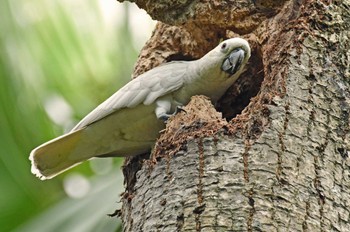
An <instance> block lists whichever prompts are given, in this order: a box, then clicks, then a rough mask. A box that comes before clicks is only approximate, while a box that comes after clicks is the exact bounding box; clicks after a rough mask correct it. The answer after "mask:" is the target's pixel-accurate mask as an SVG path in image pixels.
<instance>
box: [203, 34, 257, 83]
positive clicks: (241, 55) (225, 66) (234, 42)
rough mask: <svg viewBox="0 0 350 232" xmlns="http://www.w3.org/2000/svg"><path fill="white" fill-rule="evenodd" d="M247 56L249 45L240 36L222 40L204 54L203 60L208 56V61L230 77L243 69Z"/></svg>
mask: <svg viewBox="0 0 350 232" xmlns="http://www.w3.org/2000/svg"><path fill="white" fill-rule="evenodd" d="M249 57H250V47H249V44H248V42H247V41H246V40H244V39H241V38H232V39H227V40H224V41H222V42H221V43H220V44H219V45H218V46H217V47H215V48H214V49H213V50H212V51H210V52H209V53H208V54H207V55H206V56H205V60H207V58H209V59H208V61H209V60H210V61H209V62H210V63H211V64H212V65H214V66H215V67H219V66H220V70H221V71H223V72H224V73H226V74H228V76H229V77H232V76H237V75H235V74H238V75H239V74H240V73H241V72H242V71H243V68H244V66H245V64H246V63H247V62H248V59H249ZM203 58H204V57H203Z"/></svg>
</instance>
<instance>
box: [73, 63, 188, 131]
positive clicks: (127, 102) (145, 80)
mask: <svg viewBox="0 0 350 232" xmlns="http://www.w3.org/2000/svg"><path fill="white" fill-rule="evenodd" d="M188 64H189V62H184V61H174V62H169V63H166V64H164V65H161V66H159V67H157V68H154V69H152V70H150V71H148V72H146V73H144V74H142V75H140V76H138V77H137V78H135V79H133V80H131V81H130V82H129V83H127V84H126V85H125V86H124V87H122V88H121V89H120V90H118V91H117V92H116V93H115V94H113V95H112V96H111V97H109V98H108V99H107V100H106V101H104V102H103V103H102V104H100V105H99V106H98V107H97V108H95V109H94V110H93V111H92V112H90V113H89V114H88V115H87V116H86V117H85V118H83V119H82V120H81V121H80V122H79V123H78V124H77V125H76V126H75V127H74V128H73V129H72V131H76V130H78V129H81V128H83V127H85V126H87V125H90V124H92V123H94V122H96V121H98V120H100V119H102V118H104V117H106V116H108V115H110V114H112V113H113V112H115V111H117V110H119V109H122V108H125V107H127V108H132V107H135V106H137V105H139V104H141V103H143V104H145V105H149V104H152V103H154V102H155V100H156V99H157V98H159V97H161V96H164V95H166V94H169V93H171V92H173V91H175V90H177V89H179V88H181V87H182V86H183V82H184V76H185V75H186V72H187V67H188Z"/></svg>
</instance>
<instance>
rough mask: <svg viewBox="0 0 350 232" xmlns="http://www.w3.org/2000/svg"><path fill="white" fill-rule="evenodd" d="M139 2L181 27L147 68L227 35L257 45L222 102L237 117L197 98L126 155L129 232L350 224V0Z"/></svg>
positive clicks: (155, 49)
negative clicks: (148, 151)
mask: <svg viewBox="0 0 350 232" xmlns="http://www.w3.org/2000/svg"><path fill="white" fill-rule="evenodd" d="M166 2H167V3H166ZM136 3H137V4H138V5H139V6H140V7H142V8H144V9H145V10H146V11H147V12H149V14H150V15H151V16H152V17H153V18H155V19H157V20H160V21H163V22H165V23H167V24H171V25H172V26H170V25H166V24H164V23H158V25H157V27H156V29H155V31H154V33H153V36H152V38H151V39H150V41H149V42H148V43H147V44H146V45H145V47H144V49H143V51H142V52H141V54H140V57H139V61H138V64H137V66H136V69H135V76H137V75H138V74H140V73H142V72H144V71H145V70H147V69H149V68H152V67H154V66H156V65H158V64H160V63H162V62H164V61H168V60H173V59H194V58H199V57H200V56H202V55H203V54H205V53H206V52H207V51H209V50H210V49H211V48H213V47H214V46H215V45H216V44H217V43H218V41H219V40H220V39H222V38H227V37H234V36H240V37H243V38H246V39H247V40H248V41H249V43H250V45H251V47H252V50H253V53H252V58H251V60H250V63H249V64H248V66H249V68H248V69H247V71H246V72H245V73H244V74H243V76H242V78H240V80H239V81H237V83H236V84H235V85H234V86H232V87H231V88H230V89H229V90H228V92H227V93H226V94H225V96H224V97H223V98H222V99H221V100H220V102H219V104H218V106H217V109H218V110H219V111H221V112H222V114H223V116H224V118H226V120H225V119H223V118H222V116H221V113H218V112H217V111H216V110H215V109H214V108H213V106H212V105H211V104H210V102H209V101H208V100H207V99H205V98H203V97H195V98H193V99H192V101H191V102H190V103H189V105H188V106H187V107H186V113H180V114H179V115H177V116H176V117H174V118H173V119H171V121H170V122H169V123H168V125H167V129H166V130H165V131H164V132H162V133H161V136H160V139H159V140H158V142H157V144H156V146H155V148H154V150H153V152H152V155H151V158H150V159H147V156H142V157H141V156H140V157H137V158H134V159H130V160H127V161H126V164H125V167H124V173H125V178H126V193H125V195H124V197H123V199H122V202H123V208H122V210H121V215H122V220H123V223H124V231H350V218H349V212H350V210H349V209H350V167H349V166H350V160H349V157H348V156H349V149H350V140H349V139H350V138H349V130H350V128H349V115H350V94H349V87H350V65H349V59H350V42H349V41H350V40H349V39H350V1H349V0H333V1H332V0H328V1H327V0H290V1H277V0H275V1H273V0H270V1H268V0H266V1H263V0H260V1H259V0H255V1H250V0H238V1H232V0H231V1H230V0H227V1H193V0H192V1H190V0H188V1H146V0H143V1H141V0H139V1H136ZM253 96H254V97H253ZM251 97H252V98H251ZM248 103H249V104H248ZM242 109H243V111H242Z"/></svg>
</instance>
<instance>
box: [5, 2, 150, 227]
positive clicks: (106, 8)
mask: <svg viewBox="0 0 350 232" xmlns="http://www.w3.org/2000/svg"><path fill="white" fill-rule="evenodd" d="M154 25H155V22H154V21H152V20H151V18H150V17H149V16H148V15H147V14H146V13H145V12H144V11H143V10H140V9H138V8H137V7H136V6H134V5H131V4H127V3H123V4H121V3H119V2H116V1H115V0H74V1H70V0H47V1H39V0H30V1H25V0H2V1H1V3H0V193H1V194H0V231H36V232H40V231H45V232H47V231H50V232H52V231H68V232H70V231H74V232H79V231H97V232H98V231H119V229H120V221H119V220H117V219H116V218H110V217H108V216H107V214H108V213H113V212H114V210H115V209H117V208H120V205H119V202H118V201H119V199H120V196H119V195H120V193H122V192H123V190H124V188H123V183H122V182H123V176H122V174H121V170H120V165H121V163H122V162H123V159H122V158H115V159H110V158H107V159H95V160H92V161H89V162H85V163H84V164H82V165H79V166H77V167H75V168H73V169H71V170H70V171H68V172H66V173H64V174H62V175H60V176H58V177H56V178H54V179H52V180H47V181H40V180H39V179H37V178H36V177H35V176H33V175H32V174H31V172H30V162H29V160H28V156H29V153H30V151H31V150H32V149H33V148H35V147H36V146H38V145H40V144H42V143H43V142H46V141H48V140H50V139H52V138H54V137H56V136H59V135H61V134H63V133H64V132H67V131H69V129H71V128H72V127H73V125H74V124H75V123H77V122H78V121H79V120H80V119H81V118H82V117H84V116H85V115H86V114H87V113H88V112H90V111H91V110H92V109H93V108H95V107H96V106H97V105H98V104H99V103H101V102H102V101H104V100H105V99H106V98H108V97H109V96H110V95H112V94H113V93H114V92H115V91H116V90H117V89H118V88H120V87H121V86H122V85H124V84H125V83H126V82H127V81H129V80H130V74H131V72H132V70H133V65H134V63H135V61H136V58H137V55H138V52H139V50H140V49H141V48H142V46H143V44H144V43H145V41H146V40H147V39H148V38H149V37H150V34H151V31H152V29H153V27H154Z"/></svg>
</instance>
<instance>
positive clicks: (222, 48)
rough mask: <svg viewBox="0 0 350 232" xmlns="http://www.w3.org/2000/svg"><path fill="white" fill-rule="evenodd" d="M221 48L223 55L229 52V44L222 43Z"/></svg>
mask: <svg viewBox="0 0 350 232" xmlns="http://www.w3.org/2000/svg"><path fill="white" fill-rule="evenodd" d="M220 48H221V49H220V50H221V52H222V53H226V52H227V50H228V46H227V43H222V44H221V47H220Z"/></svg>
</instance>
